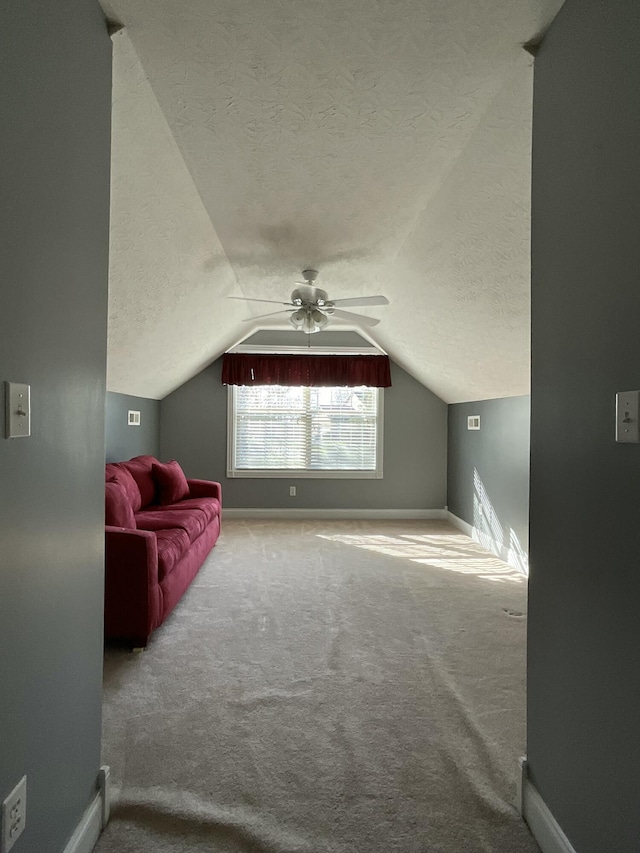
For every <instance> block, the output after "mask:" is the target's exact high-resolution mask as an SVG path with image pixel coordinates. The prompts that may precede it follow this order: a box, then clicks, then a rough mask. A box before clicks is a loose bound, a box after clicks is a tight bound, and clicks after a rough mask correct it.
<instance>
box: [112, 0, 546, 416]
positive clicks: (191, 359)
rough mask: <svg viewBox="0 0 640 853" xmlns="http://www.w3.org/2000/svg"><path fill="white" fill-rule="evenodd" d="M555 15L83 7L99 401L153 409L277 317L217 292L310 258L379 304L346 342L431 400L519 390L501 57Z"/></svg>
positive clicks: (291, 271) (413, 3) (212, 5)
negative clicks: (95, 33) (364, 336)
mask: <svg viewBox="0 0 640 853" xmlns="http://www.w3.org/2000/svg"><path fill="white" fill-rule="evenodd" d="M561 4H562V0H394V2H390V0H389V2H381V0H346V2H345V0H324V2H322V3H319V2H317V0H261V2H259V3H258V2H255V0H216V2H212V0H189V2H185V0H109V2H105V3H104V4H103V6H104V8H105V11H106V13H107V14H108V15H109V16H110V17H113V18H115V19H117V20H119V21H120V22H122V23H123V24H124V25H125V29H124V30H123V31H122V32H120V33H118V34H117V35H116V36H114V109H113V178H112V237H111V270H110V297H109V350H108V387H109V389H110V390H112V391H119V392H121V393H127V394H135V395H139V396H145V397H154V398H161V397H163V396H165V395H166V394H168V393H169V392H171V391H172V390H173V389H174V388H176V387H177V386H179V385H180V384H182V383H183V382H184V381H186V380H187V379H189V378H190V377H191V376H193V375H194V374H195V373H196V372H197V371H198V370H200V369H201V368H202V367H203V366H205V365H206V364H208V363H209V362H211V361H212V360H213V359H215V358H216V357H217V356H219V355H220V354H221V353H222V352H223V351H224V350H225V349H226V348H228V347H229V346H231V345H232V344H233V343H235V342H236V341H237V340H239V339H241V338H242V337H244V336H246V335H248V334H249V333H251V332H253V331H255V330H256V329H258V328H265V327H274V326H278V324H279V323H280V321H279V319H278V318H276V320H275V321H274V320H271V319H267V320H266V321H265V320H252V321H250V322H244V320H245V318H250V317H253V316H256V315H259V314H262V313H265V312H266V311H268V310H269V307H270V306H268V305H265V306H262V305H258V304H255V303H247V304H245V303H242V302H236V301H232V300H228V299H227V298H226V297H227V296H231V295H235V296H242V295H244V296H247V297H254V298H265V299H276V300H282V301H286V300H288V298H289V295H290V293H291V290H292V288H293V286H294V282H295V281H296V280H299V279H300V271H301V270H302V269H303V268H305V267H308V266H311V267H315V268H316V269H319V270H320V279H319V280H318V284H319V285H321V286H322V287H323V288H324V289H325V290H327V291H328V292H329V295H330V297H332V298H335V299H337V298H341V297H348V296H358V295H366V294H371V293H374V294H377V293H382V294H384V295H386V296H387V297H388V298H389V300H390V302H391V304H390V305H389V306H387V307H384V308H370V309H363V313H365V312H366V313H368V314H370V315H371V316H374V317H378V318H379V319H380V320H381V322H380V324H379V325H378V326H376V327H375V328H373V329H371V330H370V331H368V336H369V337H371V338H373V339H374V340H375V341H376V342H377V343H378V344H379V345H380V346H381V347H383V348H384V349H385V350H386V351H387V352H388V353H389V354H390V355H391V356H392V357H393V358H394V360H396V361H397V362H398V363H399V364H400V365H402V366H403V367H404V368H405V369H406V370H407V371H408V372H409V373H411V374H412V375H413V376H414V377H416V378H417V379H418V380H419V381H421V382H422V383H423V384H425V385H426V386H427V387H429V388H430V389H431V390H432V391H434V392H435V393H436V394H438V395H439V396H440V397H441V398H442V399H443V400H445V401H447V402H458V401H463V400H477V399H487V398H493V397H502V396H509V395H513V394H525V393H528V390H529V175H530V132H531V94H532V92H531V89H532V64H533V60H532V59H531V57H530V56H529V55H528V54H527V53H526V52H525V51H524V50H523V49H522V44H523V43H524V42H526V41H528V40H529V39H531V38H533V37H534V36H535V35H536V34H537V33H539V32H541V31H543V30H544V29H545V28H546V26H548V24H549V23H550V21H551V19H552V18H553V16H554V15H555V13H556V12H557V11H558V9H559V7H560V6H561ZM273 307H274V309H275V308H276V307H277V306H273ZM354 310H358V309H354ZM284 328H286V323H285V325H284ZM354 328H356V329H357V326H355V327H354ZM291 336H292V343H294V342H299V341H300V339H301V338H302V333H300V332H295V331H293V330H291Z"/></svg>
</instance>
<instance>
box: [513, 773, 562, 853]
mask: <svg viewBox="0 0 640 853" xmlns="http://www.w3.org/2000/svg"><path fill="white" fill-rule="evenodd" d="M520 767H521V771H522V772H521V777H520V785H519V798H520V802H519V810H520V814H521V815H522V817H523V818H524V819H525V821H526V822H527V824H528V826H529V829H530V830H531V834H532V835H533V837H534V838H535V840H536V842H537V844H538V847H539V848H540V850H541V851H542V853H576V851H575V849H574V847H573V845H572V844H571V842H570V841H569V839H568V838H567V836H566V835H565V834H564V832H563V831H562V829H561V828H560V824H559V823H558V822H557V820H556V819H555V818H554V816H553V815H552V814H551V811H550V810H549V807H548V806H547V804H546V803H545V801H544V800H543V799H542V797H541V796H540V794H539V793H538V791H537V790H536V788H535V786H534V785H533V783H532V782H531V779H529V772H528V766H527V761H526V759H521V761H520Z"/></svg>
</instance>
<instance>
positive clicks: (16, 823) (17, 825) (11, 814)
mask: <svg viewBox="0 0 640 853" xmlns="http://www.w3.org/2000/svg"><path fill="white" fill-rule="evenodd" d="M26 820H27V777H26V776H23V777H22V779H21V780H20V781H19V782H18V784H17V785H16V787H15V788H14V789H13V791H12V792H11V793H10V794H9V796H8V797H7V798H6V800H5V801H4V802H3V803H2V838H1V842H2V843H1V844H0V853H9V850H11V848H12V847H13V845H14V844H15V843H16V841H17V840H18V838H20V836H21V835H22V833H23V832H24V827H25V824H26Z"/></svg>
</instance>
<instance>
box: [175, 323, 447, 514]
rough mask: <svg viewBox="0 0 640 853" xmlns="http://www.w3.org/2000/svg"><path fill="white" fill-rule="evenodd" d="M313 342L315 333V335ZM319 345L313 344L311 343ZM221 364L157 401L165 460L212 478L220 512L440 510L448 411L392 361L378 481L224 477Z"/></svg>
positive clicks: (443, 493) (224, 416) (195, 474)
mask: <svg viewBox="0 0 640 853" xmlns="http://www.w3.org/2000/svg"><path fill="white" fill-rule="evenodd" d="M315 337H316V338H320V335H316V336H315ZM318 343H319V341H318ZM221 366H222V360H221V359H219V360H218V361H216V362H215V363H214V364H213V365H211V366H210V367H208V368H207V369H206V370H203V371H202V373H200V374H199V375H198V376H196V377H195V378H194V379H192V380H191V381H190V382H187V383H185V385H183V386H182V387H181V388H178V389H177V390H176V391H174V392H173V394H170V395H169V396H168V397H165V399H164V400H163V401H162V403H161V410H160V411H161V414H160V423H161V429H160V435H161V441H160V446H161V451H162V457H163V458H164V459H170V458H175V459H177V460H178V461H179V462H180V463H181V465H183V467H184V469H185V471H186V473H187V475H188V476H192V477H206V478H210V479H213V480H218V481H220V482H221V483H222V486H223V490H222V493H223V503H224V506H225V507H252V508H254V507H262V508H264V507H278V508H279V507H285V508H287V509H295V508H305V509H307V508H313V509H327V508H331V509H334V508H335V509H339V508H346V509H354V508H358V509H359V508H363V509H442V507H444V505H445V496H446V466H447V406H446V404H445V403H443V402H442V400H440V399H439V398H438V397H436V396H435V395H434V394H432V393H431V391H428V390H427V389H426V388H425V387H424V386H423V385H421V384H420V383H419V382H417V381H416V380H415V379H413V378H412V377H411V376H409V374H408V373H405V371H404V370H402V369H401V368H400V367H398V366H397V365H395V364H392V366H391V376H392V382H393V387H391V388H387V389H385V402H384V412H385V423H384V477H383V479H381V480H317V479H316V480H304V479H295V480H291V483H293V484H295V485H296V487H297V491H298V494H297V497H295V498H290V497H289V485H290V482H289V480H288V479H285V478H283V479H277V478H274V479H255V480H252V479H227V476H226V471H227V388H226V386H223V385H222V384H221V383H220V371H221Z"/></svg>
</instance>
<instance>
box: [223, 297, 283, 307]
mask: <svg viewBox="0 0 640 853" xmlns="http://www.w3.org/2000/svg"><path fill="white" fill-rule="evenodd" d="M227 299H242V301H243V302H269V303H270V304H271V305H291V303H290V302H280V301H279V300H278V299H251V298H250V297H248V296H227Z"/></svg>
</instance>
